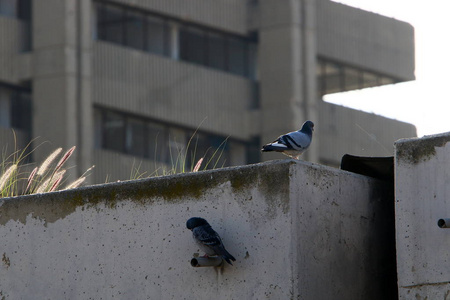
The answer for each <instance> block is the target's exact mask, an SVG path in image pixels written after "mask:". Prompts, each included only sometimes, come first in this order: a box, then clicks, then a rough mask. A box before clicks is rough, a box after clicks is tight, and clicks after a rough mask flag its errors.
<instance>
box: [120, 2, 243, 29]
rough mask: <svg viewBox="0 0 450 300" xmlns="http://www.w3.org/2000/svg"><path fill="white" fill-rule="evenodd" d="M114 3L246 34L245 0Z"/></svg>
mask: <svg viewBox="0 0 450 300" xmlns="http://www.w3.org/2000/svg"><path fill="white" fill-rule="evenodd" d="M114 2H118V3H123V4H126V5H131V6H137V7H139V8H143V9H146V10H149V11H154V12H157V13H161V14H165V15H169V16H171V17H175V18H179V19H181V20H185V21H188V22H194V23H198V24H201V25H205V26H208V27H215V28H217V29H221V30H225V31H231V32H235V33H239V34H246V33H247V23H248V20H247V18H248V17H247V8H248V1H247V0H245V1H243V0H216V1H209V0H191V1H184V0H152V1H149V0H116V1H114Z"/></svg>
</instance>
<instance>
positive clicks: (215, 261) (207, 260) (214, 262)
mask: <svg viewBox="0 0 450 300" xmlns="http://www.w3.org/2000/svg"><path fill="white" fill-rule="evenodd" d="M222 264H223V259H222V257H219V256H213V257H194V258H192V259H191V266H193V267H194V268H199V267H219V266H220V265H222Z"/></svg>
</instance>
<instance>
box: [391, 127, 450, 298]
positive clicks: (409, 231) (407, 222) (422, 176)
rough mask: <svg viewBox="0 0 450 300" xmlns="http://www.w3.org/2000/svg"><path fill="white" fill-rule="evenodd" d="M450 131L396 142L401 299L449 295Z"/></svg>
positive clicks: (396, 195)
mask: <svg viewBox="0 0 450 300" xmlns="http://www.w3.org/2000/svg"><path fill="white" fill-rule="evenodd" d="M449 141H450V133H446V134H441V135H435V136H429V137H424V138H421V139H407V140H400V141H398V142H397V143H396V145H395V147H396V156H395V159H396V162H395V167H396V172H395V181H396V182H395V185H396V188H395V197H396V203H395V207H396V208H395V209H396V241H397V269H398V286H399V297H400V299H450V268H449V263H450V252H449V251H448V249H449V248H450V230H449V229H441V228H439V227H438V225H437V221H438V220H439V219H441V218H449V217H450V185H449V184H448V183H449V181H450V144H448V142H449Z"/></svg>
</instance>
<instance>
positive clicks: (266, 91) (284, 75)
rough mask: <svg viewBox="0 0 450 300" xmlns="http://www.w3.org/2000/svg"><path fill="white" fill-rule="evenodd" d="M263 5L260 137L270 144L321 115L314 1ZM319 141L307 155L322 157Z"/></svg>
mask: <svg viewBox="0 0 450 300" xmlns="http://www.w3.org/2000/svg"><path fill="white" fill-rule="evenodd" d="M260 9H261V25H260V29H259V71H260V73H259V74H260V82H261V116H262V118H261V119H262V120H261V139H262V141H263V143H267V142H271V141H272V140H273V139H275V138H276V137H277V136H278V135H280V134H283V133H286V132H289V131H293V130H298V129H299V128H300V126H301V125H302V123H303V122H304V121H306V120H307V119H310V120H312V121H316V120H317V119H318V118H317V109H316V106H317V105H316V100H317V99H316V88H315V86H316V84H315V80H316V79H315V76H316V75H315V74H316V72H315V62H316V51H315V2H314V1H310V0H282V1H271V0H263V1H261V2H260ZM316 122H317V121H316ZM314 138H317V137H314ZM317 144H318V143H317V142H316V141H314V143H313V145H312V146H311V147H312V150H309V151H308V152H311V153H309V154H307V155H306V156H304V159H308V160H313V161H317V160H318V159H317V157H316V156H317V155H316V153H317V150H314V149H317ZM308 152H307V153H308ZM281 157H282V156H281V155H280V156H277V155H276V154H273V153H270V154H263V156H262V158H263V160H267V159H274V158H281Z"/></svg>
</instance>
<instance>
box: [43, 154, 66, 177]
mask: <svg viewBox="0 0 450 300" xmlns="http://www.w3.org/2000/svg"><path fill="white" fill-rule="evenodd" d="M61 151H62V148H58V149H56V150H55V151H53V153H52V154H50V155H49V156H48V157H47V158H46V159H45V160H44V162H43V163H42V165H41V166H40V167H39V171H38V172H37V175H38V176H42V175H44V174H45V171H47V169H48V167H49V166H50V164H51V163H52V162H53V161H54V160H55V158H56V157H57V156H58V155H59V153H61Z"/></svg>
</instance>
